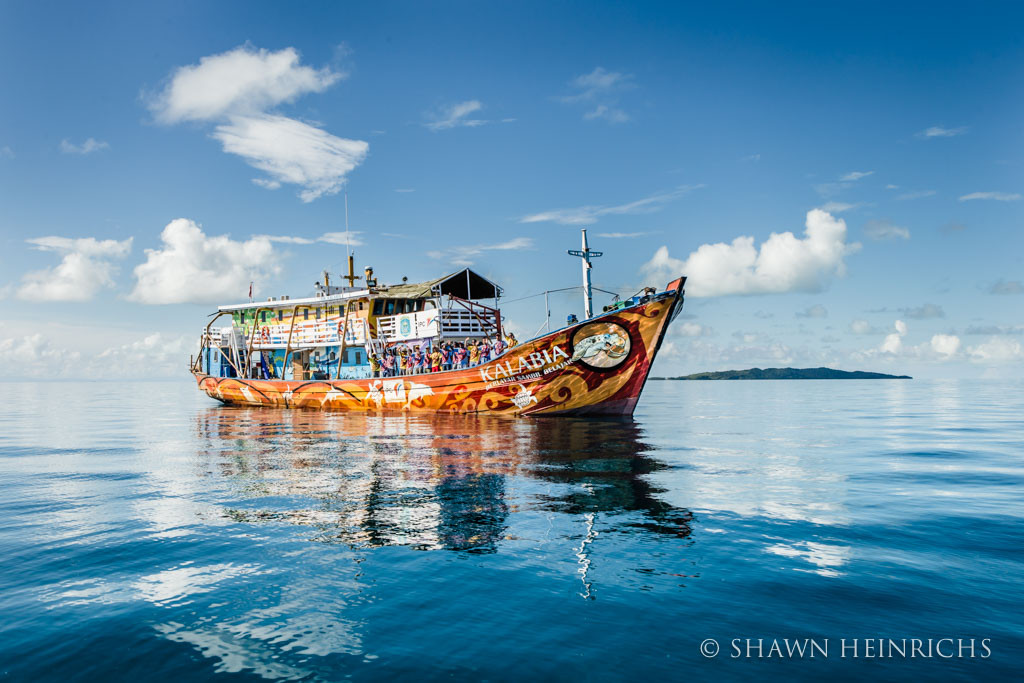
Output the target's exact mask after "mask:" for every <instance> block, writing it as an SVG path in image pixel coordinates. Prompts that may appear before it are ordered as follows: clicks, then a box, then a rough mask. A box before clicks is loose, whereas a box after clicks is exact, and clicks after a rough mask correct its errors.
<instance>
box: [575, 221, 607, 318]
mask: <svg viewBox="0 0 1024 683" xmlns="http://www.w3.org/2000/svg"><path fill="white" fill-rule="evenodd" d="M580 232H582V233H583V249H582V250H579V249H570V250H569V251H568V254H569V255H570V256H579V257H580V258H581V259H583V310H584V313H585V314H586V315H585V316H584V320H589V319H590V318H592V317H593V316H594V294H593V292H592V291H591V287H590V269H591V268H593V267H594V266H593V265H592V264H591V263H590V259H592V258H597V257H598V256H604V252H602V251H591V250H590V245H588V244H587V229H586V228H583V229H582V230H581V231H580Z"/></svg>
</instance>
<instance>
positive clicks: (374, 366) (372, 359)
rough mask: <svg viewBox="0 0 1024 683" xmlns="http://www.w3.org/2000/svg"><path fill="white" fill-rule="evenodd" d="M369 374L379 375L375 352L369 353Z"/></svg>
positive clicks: (378, 363) (372, 375) (378, 361)
mask: <svg viewBox="0 0 1024 683" xmlns="http://www.w3.org/2000/svg"><path fill="white" fill-rule="evenodd" d="M370 376H371V377H380V358H377V354H375V353H371V354H370Z"/></svg>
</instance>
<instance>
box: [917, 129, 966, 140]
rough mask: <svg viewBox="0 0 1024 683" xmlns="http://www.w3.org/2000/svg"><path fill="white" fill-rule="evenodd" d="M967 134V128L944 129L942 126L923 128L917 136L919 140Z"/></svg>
mask: <svg viewBox="0 0 1024 683" xmlns="http://www.w3.org/2000/svg"><path fill="white" fill-rule="evenodd" d="M966 132H967V126H961V127H960V128H945V127H944V126H932V127H931V128H925V129H924V130H922V131H921V132H920V133H918V134H917V137H919V138H925V139H929V138H951V137H954V136H956V135H963V134H964V133H966Z"/></svg>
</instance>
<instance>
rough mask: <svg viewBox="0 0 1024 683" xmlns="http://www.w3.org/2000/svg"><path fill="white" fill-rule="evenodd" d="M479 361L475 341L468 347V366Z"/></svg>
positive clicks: (478, 350)
mask: <svg viewBox="0 0 1024 683" xmlns="http://www.w3.org/2000/svg"><path fill="white" fill-rule="evenodd" d="M479 363H480V347H479V346H477V345H476V344H475V343H474V344H472V345H471V346H470V347H469V364H470V366H474V365H478V364H479Z"/></svg>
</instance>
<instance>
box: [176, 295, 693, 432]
mask: <svg viewBox="0 0 1024 683" xmlns="http://www.w3.org/2000/svg"><path fill="white" fill-rule="evenodd" d="M682 284H683V281H682V279H680V280H678V281H676V282H675V283H673V285H672V286H670V290H669V291H667V292H663V293H661V294H658V295H655V296H652V297H651V298H650V299H649V300H647V301H645V302H643V303H639V304H636V305H634V306H630V307H628V308H624V309H621V310H618V311H614V312H611V313H607V314H605V315H602V316H600V317H597V318H593V319H591V320H588V321H585V322H583V323H578V324H576V325H572V326H570V327H567V328H565V329H562V330H557V331H555V332H552V333H550V334H547V335H544V336H542V337H538V338H536V339H532V340H530V341H528V342H524V343H522V344H519V345H518V346H515V347H513V348H511V349H509V350H507V351H506V352H505V353H504V354H502V355H501V356H500V357H498V358H496V359H493V360H491V361H489V362H488V363H484V364H481V365H477V366H475V367H472V368H465V369H458V370H450V371H446V372H436V373H427V374H419V375H404V376H399V377H379V378H370V379H340V380H301V381H298V380H297V381H286V380H259V379H237V378H223V377H211V376H210V375H207V374H204V373H200V372H195V373H193V374H194V375H195V377H196V381H197V382H198V384H199V388H200V389H201V390H202V391H204V392H206V394H208V395H209V396H211V397H212V398H215V399H217V400H219V401H222V402H224V403H228V404H232V405H245V406H268V407H278V408H312V409H319V410H346V411H416V412H445V413H489V414H497V415H507V416H540V415H608V416H612V415H614V416H628V415H632V413H633V410H634V409H635V408H636V403H637V401H638V400H639V399H640V393H641V391H642V390H643V387H644V384H645V382H646V381H647V375H648V374H649V373H650V370H651V365H652V363H653V362H654V358H655V356H656V355H657V352H658V349H659V347H660V346H661V342H662V339H663V338H664V336H665V333H666V331H667V328H668V324H669V322H671V320H672V318H673V317H674V315H675V314H676V313H677V312H678V307H679V306H681V305H682ZM673 286H674V289H673V288H672V287H673Z"/></svg>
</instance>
